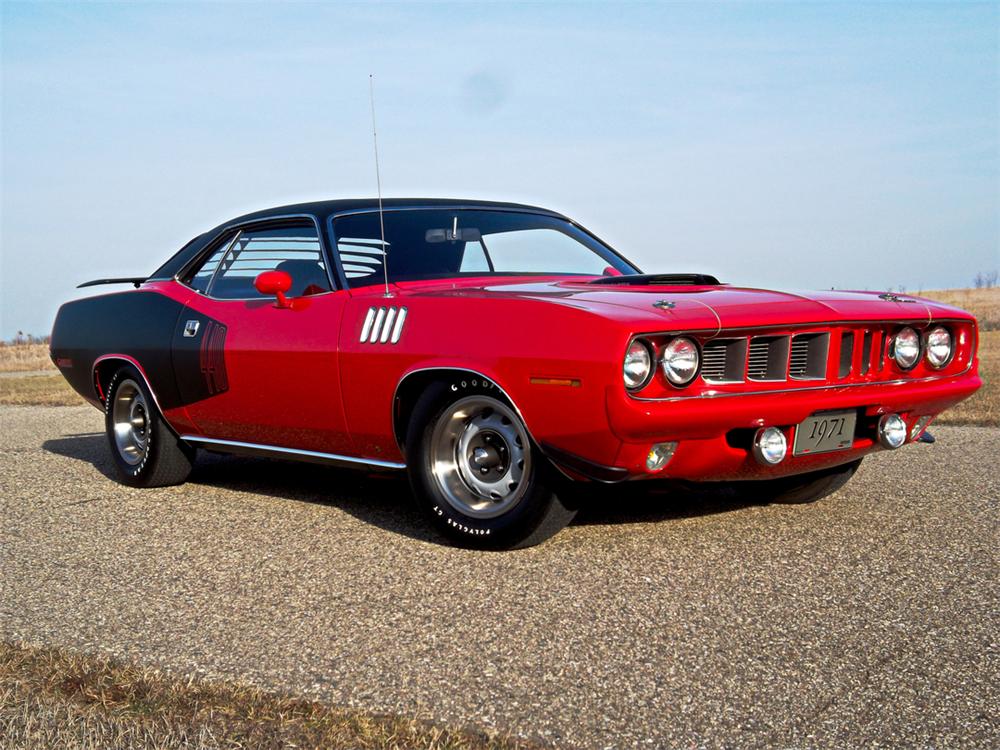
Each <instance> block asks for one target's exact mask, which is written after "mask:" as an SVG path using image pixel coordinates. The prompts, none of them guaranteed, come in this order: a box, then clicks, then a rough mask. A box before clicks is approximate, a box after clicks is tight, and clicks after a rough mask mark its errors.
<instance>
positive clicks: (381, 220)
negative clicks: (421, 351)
mask: <svg viewBox="0 0 1000 750" xmlns="http://www.w3.org/2000/svg"><path fill="white" fill-rule="evenodd" d="M368 98H369V99H370V100H371V104H372V142H373V143H374V144H375V184H376V185H377V186H378V226H379V230H380V231H381V233H382V278H383V279H384V280H385V296H386V297H391V296H392V295H391V294H390V293H389V246H388V245H386V244H385V216H384V214H383V212H382V175H381V173H380V172H379V167H378V132H377V131H376V129H375V76H374V74H372V73H369V74H368Z"/></svg>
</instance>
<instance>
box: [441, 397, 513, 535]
mask: <svg viewBox="0 0 1000 750" xmlns="http://www.w3.org/2000/svg"><path fill="white" fill-rule="evenodd" d="M430 459H431V474H432V476H433V477H434V481H435V483H436V484H437V486H438V488H439V489H440V490H441V493H442V494H443V495H444V498H445V500H447V501H448V504H449V505H451V506H452V507H453V508H454V509H455V510H457V511H459V512H460V513H463V514H464V515H466V516H471V517H473V518H495V517H496V516H499V515H502V514H504V513H506V512H508V511H509V510H510V509H511V508H513V507H514V506H515V505H517V504H518V503H519V502H520V501H521V498H523V497H524V493H525V491H526V489H527V483H526V481H525V478H526V477H527V476H529V472H530V471H531V450H530V444H529V442H528V434H527V432H526V431H525V429H524V427H523V425H522V424H521V420H520V419H519V418H518V416H517V415H516V414H515V413H514V412H513V411H512V410H511V409H509V408H508V407H507V406H505V405H504V404H502V403H500V402H499V401H496V400H495V399H492V398H488V397H486V396H468V397H466V398H463V399H459V400H458V401H456V402H455V403H453V404H452V405H451V406H449V407H448V409H447V410H446V411H445V412H444V413H443V414H442V415H441V417H440V418H439V419H438V421H437V424H435V425H434V432H433V434H432V436H431V456H430Z"/></svg>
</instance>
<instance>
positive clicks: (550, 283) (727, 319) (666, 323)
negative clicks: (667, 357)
mask: <svg viewBox="0 0 1000 750" xmlns="http://www.w3.org/2000/svg"><path fill="white" fill-rule="evenodd" d="M400 287H401V288H402V289H403V290H404V291H409V292H410V293H412V294H418V295H434V296H439V295H445V296H461V297H483V296H486V297H493V298H496V297H503V298H514V299H522V300H533V301H538V302H547V303H551V304H557V305H566V306H570V307H574V308H577V309H582V310H587V311H589V312H592V313H595V314H599V315H602V316H604V317H609V318H613V319H616V320H619V321H620V322H622V323H623V324H626V325H628V326H630V327H631V328H632V329H633V330H634V331H635V332H642V331H654V330H674V329H677V328H685V329H689V330H711V329H713V328H714V329H731V328H754V327H762V326H771V325H799V324H802V325H806V324H818V323H833V322H839V321H855V322H859V321H916V322H925V321H926V322H930V321H933V320H939V319H956V318H960V319H969V318H971V316H970V315H969V314H968V313H966V312H964V311H962V310H959V309H958V308H954V307H950V306H948V305H943V304H940V303H937V302H933V301H931V300H926V299H922V298H919V297H915V296H912V295H906V294H899V295H885V294H882V295H880V294H879V293H878V292H860V291H832V290H831V291H776V290H771V289H757V288H752V287H737V286H729V285H725V284H720V285H712V286H691V285H634V286H633V285H629V284H614V285H605V284H595V283H593V279H587V280H576V279H565V278H562V279H557V280H548V279H547V280H544V281H539V280H530V281H526V280H524V279H523V278H522V279H519V280H514V279H511V280H504V281H502V282H497V281H496V280H495V279H492V280H490V282H489V283H487V284H482V285H480V284H476V285H467V284H465V283H455V282H453V281H449V282H447V283H441V284H436V283H435V284H428V283H427V282H421V283H420V284H418V285H414V286H413V287H411V288H409V289H407V287H409V285H407V284H401V285H400Z"/></svg>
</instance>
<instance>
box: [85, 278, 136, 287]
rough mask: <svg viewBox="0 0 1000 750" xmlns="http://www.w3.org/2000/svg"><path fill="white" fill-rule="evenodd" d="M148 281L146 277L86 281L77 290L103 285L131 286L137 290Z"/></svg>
mask: <svg viewBox="0 0 1000 750" xmlns="http://www.w3.org/2000/svg"><path fill="white" fill-rule="evenodd" d="M145 281H146V277H144V276H137V277H135V278H126V279H94V280H93V281H85V282H83V283H82V284H80V285H79V286H78V287H77V289H83V288H84V287H85V286H100V285H101V284H131V285H132V286H134V287H135V288H136V289H138V288H139V285H140V284H142V283H143V282H145Z"/></svg>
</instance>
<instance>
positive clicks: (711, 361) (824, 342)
mask: <svg viewBox="0 0 1000 750" xmlns="http://www.w3.org/2000/svg"><path fill="white" fill-rule="evenodd" d="M859 333H860V332H859ZM868 333H869V337H868V349H869V355H871V350H872V348H873V347H872V344H873V340H872V338H871V332H870V331H869V332H868ZM879 336H881V334H880V333H879ZM858 338H860V336H855V333H854V332H852V331H846V332H844V333H843V334H842V335H841V336H840V339H839V340H840V348H839V350H838V351H839V362H838V367H837V376H838V377H839V378H841V379H843V378H846V377H848V376H850V375H851V374H853V373H852V365H853V362H854V347H855V343H856V341H857V339H858ZM876 340H880V339H876ZM830 346H831V334H830V333H829V332H828V331H808V332H805V333H796V334H794V335H780V336H740V337H734V338H719V339H711V340H709V341H706V342H705V343H704V344H703V345H702V351H701V378H702V380H703V381H705V382H706V383H743V382H745V381H748V380H750V381H761V382H778V381H788V380H825V379H826V378H827V374H828V372H827V369H828V368H827V362H828V361H829V357H830ZM869 363H870V364H869V366H871V358H870V357H869ZM831 375H832V373H831Z"/></svg>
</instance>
